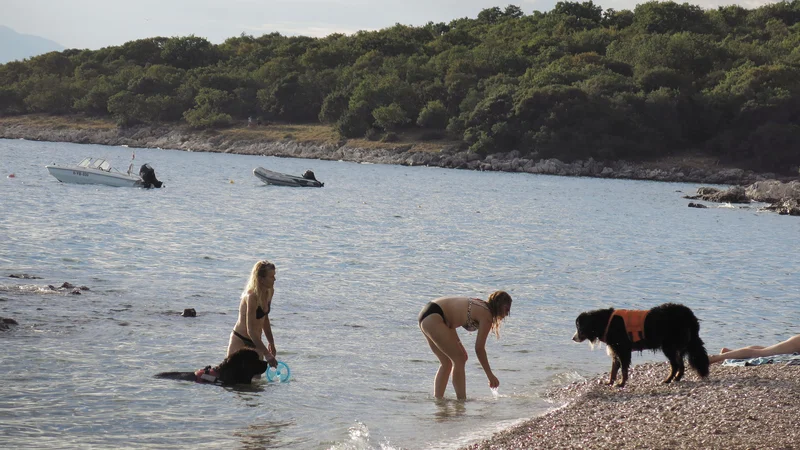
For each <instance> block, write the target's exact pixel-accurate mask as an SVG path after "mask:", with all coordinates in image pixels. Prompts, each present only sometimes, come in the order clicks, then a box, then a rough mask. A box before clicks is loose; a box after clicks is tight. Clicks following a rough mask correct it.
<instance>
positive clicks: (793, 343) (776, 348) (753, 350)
mask: <svg viewBox="0 0 800 450" xmlns="http://www.w3.org/2000/svg"><path fill="white" fill-rule="evenodd" d="M798 352H800V334H798V335H796V336H792V337H790V338H789V339H787V340H785V341H783V342H780V343H777V344H775V345H770V346H769V347H764V346H761V345H751V346H749V347H742V348H738V349H736V350H731V349H729V348H723V349H722V350H721V351H720V352H719V355H709V356H708V361H709V362H710V363H711V364H714V363H718V362H722V361H724V360H726V359H749V358H760V357H762V356H774V355H785V354H791V353H798Z"/></svg>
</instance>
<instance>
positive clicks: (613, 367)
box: [608, 355, 619, 386]
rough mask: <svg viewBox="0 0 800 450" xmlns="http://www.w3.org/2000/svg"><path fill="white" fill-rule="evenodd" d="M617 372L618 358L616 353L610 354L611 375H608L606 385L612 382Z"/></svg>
mask: <svg viewBox="0 0 800 450" xmlns="http://www.w3.org/2000/svg"><path fill="white" fill-rule="evenodd" d="M617 372H619V359H618V358H617V355H612V356H611V376H610V377H608V385H609V386H611V385H613V384H614V380H616V379H617Z"/></svg>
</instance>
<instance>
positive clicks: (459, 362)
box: [418, 291, 511, 400]
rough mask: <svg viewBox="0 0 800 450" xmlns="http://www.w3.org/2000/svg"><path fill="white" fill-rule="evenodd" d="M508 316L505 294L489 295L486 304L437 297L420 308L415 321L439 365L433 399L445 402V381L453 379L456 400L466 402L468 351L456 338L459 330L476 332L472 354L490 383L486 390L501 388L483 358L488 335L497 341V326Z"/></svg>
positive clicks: (501, 292) (508, 304) (475, 300)
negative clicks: (442, 399) (492, 333)
mask: <svg viewBox="0 0 800 450" xmlns="http://www.w3.org/2000/svg"><path fill="white" fill-rule="evenodd" d="M510 312H511V296H510V295H508V293H506V292H504V291H496V292H494V293H492V294H491V295H490V296H489V300H487V301H483V300H481V299H478V298H469V297H440V298H437V299H435V300H433V301H431V302H428V304H427V305H425V307H424V308H422V311H420V313H419V317H418V319H419V328H420V330H422V334H423V335H425V339H426V340H427V341H428V345H430V347H431V350H432V351H433V354H435V355H436V357H437V358H439V363H440V365H439V370H438V371H437V372H436V377H435V378H434V382H433V395H434V397H436V398H437V399H441V398H444V391H445V389H447V381H448V380H449V379H450V377H451V375H452V378H453V388H454V389H455V390H456V397H458V399H459V400H464V399H466V398H467V384H466V374H465V366H466V364H467V351H466V349H464V345H462V344H461V340H460V339H459V338H458V333H457V332H456V328H458V327H464V329H466V330H467V331H475V330H477V331H478V337H477V338H476V339H475V354H476V355H477V356H478V361H480V363H481V366H482V367H483V370H484V372H486V377H487V378H488V379H489V387H490V388H492V389H494V388H496V387H498V386H499V385H500V381H499V380H498V379H497V377H495V376H494V374H493V373H492V369H491V368H490V367H489V360H488V359H487V357H486V338H487V337H488V336H489V332H490V331H494V334H495V336H497V337H498V338H499V337H500V331H499V329H500V322H501V321H502V320H503V319H505V318H506V317H507V316H508V315H509V314H510Z"/></svg>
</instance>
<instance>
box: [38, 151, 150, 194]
mask: <svg viewBox="0 0 800 450" xmlns="http://www.w3.org/2000/svg"><path fill="white" fill-rule="evenodd" d="M45 167H46V168H47V171H48V172H50V175H52V176H54V177H55V178H56V180H58V181H60V182H62V183H77V184H104V185H106V186H117V187H148V188H149V187H151V186H152V187H161V182H160V181H158V180H157V179H156V176H155V171H154V170H153V168H152V167H150V165H149V164H144V165H143V166H142V168H141V169H140V170H139V174H138V175H136V174H134V173H131V168H133V163H131V166H130V167H129V168H128V172H120V171H119V170H117V169H115V168H113V167H111V163H109V162H108V161H106V160H105V159H99V158H85V159H84V160H83V161H81V162H79V163H78V164H77V165H66V166H59V165H56V164H52V165H49V166H45Z"/></svg>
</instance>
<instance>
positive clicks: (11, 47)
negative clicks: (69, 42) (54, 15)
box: [0, 25, 64, 64]
mask: <svg viewBox="0 0 800 450" xmlns="http://www.w3.org/2000/svg"><path fill="white" fill-rule="evenodd" d="M61 50H64V46H63V45H61V44H59V43H57V42H53V41H51V40H49V39H45V38H43V37H39V36H32V35H30V34H20V33H17V32H16V31H14V30H12V29H11V28H8V27H6V26H3V25H0V64H5V63H7V62H9V61H14V60H22V59H25V58H30V57H31V56H36V55H41V54H42V53H47V52H53V51H61Z"/></svg>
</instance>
